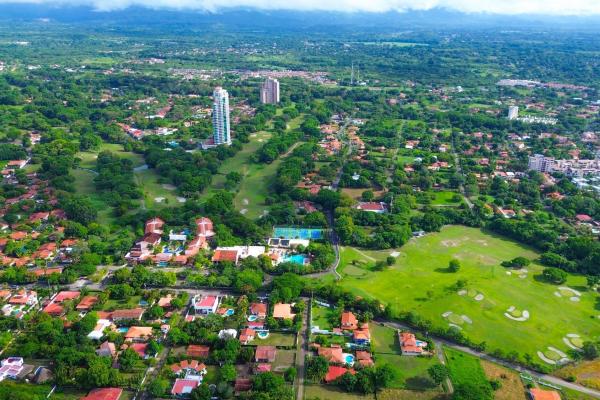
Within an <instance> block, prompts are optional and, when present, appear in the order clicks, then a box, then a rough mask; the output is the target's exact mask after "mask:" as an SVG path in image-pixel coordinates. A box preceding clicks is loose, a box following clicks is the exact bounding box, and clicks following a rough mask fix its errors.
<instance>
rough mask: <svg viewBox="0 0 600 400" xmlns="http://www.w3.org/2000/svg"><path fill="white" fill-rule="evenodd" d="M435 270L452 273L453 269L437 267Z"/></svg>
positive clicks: (441, 272)
mask: <svg viewBox="0 0 600 400" xmlns="http://www.w3.org/2000/svg"><path fill="white" fill-rule="evenodd" d="M434 271H435V272H439V273H440V274H451V273H452V271H450V268H441V267H440V268H436V269H434Z"/></svg>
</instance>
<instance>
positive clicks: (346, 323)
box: [342, 311, 358, 331]
mask: <svg viewBox="0 0 600 400" xmlns="http://www.w3.org/2000/svg"><path fill="white" fill-rule="evenodd" d="M356 328H358V319H356V317H355V316H354V314H353V313H352V312H350V311H346V312H343V313H342V329H345V330H349V331H353V330H355V329H356Z"/></svg>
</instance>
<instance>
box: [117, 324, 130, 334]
mask: <svg viewBox="0 0 600 400" xmlns="http://www.w3.org/2000/svg"><path fill="white" fill-rule="evenodd" d="M128 330H129V328H128V327H126V326H124V327H122V328H117V332H119V333H127V331H128Z"/></svg>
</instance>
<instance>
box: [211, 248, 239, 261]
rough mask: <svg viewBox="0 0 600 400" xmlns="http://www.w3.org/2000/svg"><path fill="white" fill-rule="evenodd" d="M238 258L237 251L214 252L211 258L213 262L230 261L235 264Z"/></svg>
mask: <svg viewBox="0 0 600 400" xmlns="http://www.w3.org/2000/svg"><path fill="white" fill-rule="evenodd" d="M237 257H238V252H237V250H215V253H214V254H213V256H212V261H213V262H223V261H230V262H236V261H237Z"/></svg>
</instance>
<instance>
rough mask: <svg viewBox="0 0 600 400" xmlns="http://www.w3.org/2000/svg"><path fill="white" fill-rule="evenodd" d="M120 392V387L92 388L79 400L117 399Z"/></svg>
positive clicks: (121, 391)
mask: <svg viewBox="0 0 600 400" xmlns="http://www.w3.org/2000/svg"><path fill="white" fill-rule="evenodd" d="M122 393H123V389H121V388H101V389H94V390H92V391H90V392H89V393H88V395H87V396H85V397H82V398H81V400H119V397H121V394H122Z"/></svg>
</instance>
